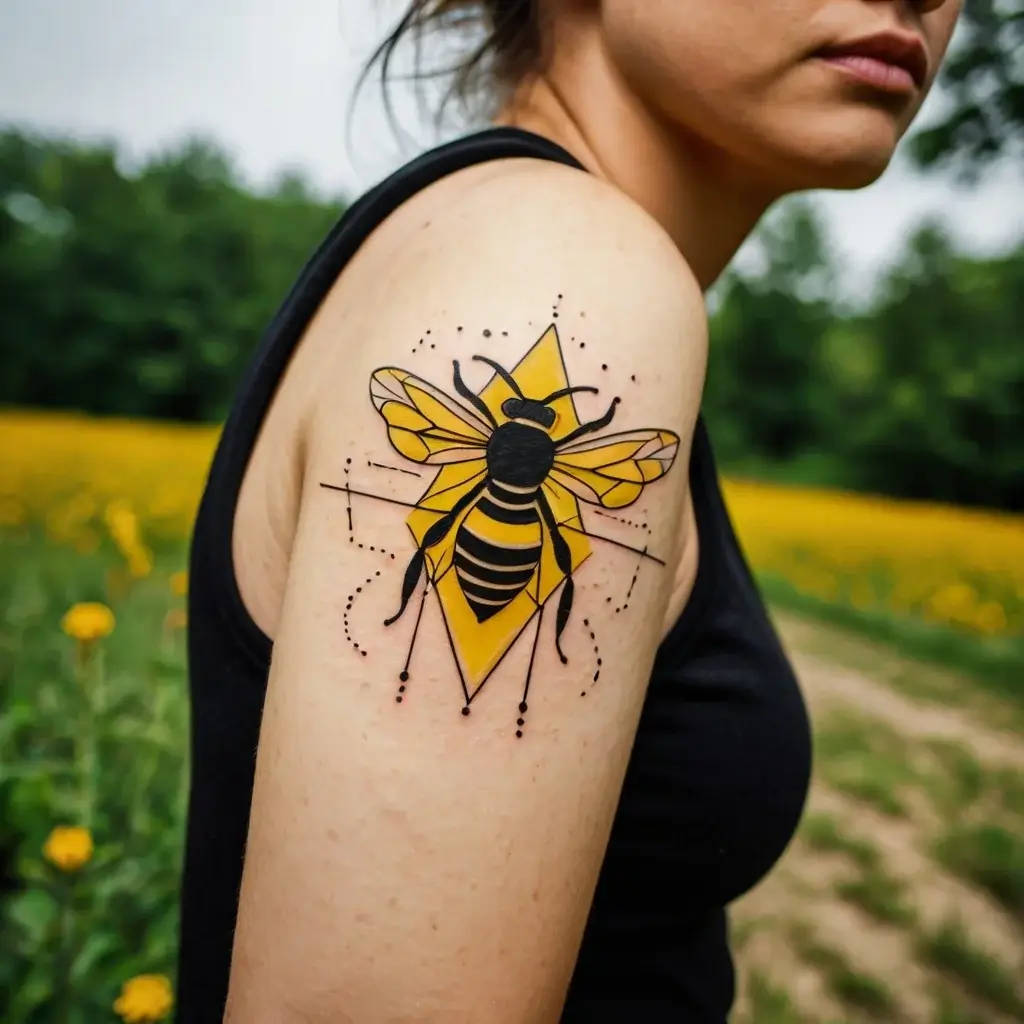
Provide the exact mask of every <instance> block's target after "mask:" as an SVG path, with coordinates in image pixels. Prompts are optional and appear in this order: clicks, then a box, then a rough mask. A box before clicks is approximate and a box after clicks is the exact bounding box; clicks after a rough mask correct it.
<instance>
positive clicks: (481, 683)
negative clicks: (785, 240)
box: [179, 0, 958, 1024]
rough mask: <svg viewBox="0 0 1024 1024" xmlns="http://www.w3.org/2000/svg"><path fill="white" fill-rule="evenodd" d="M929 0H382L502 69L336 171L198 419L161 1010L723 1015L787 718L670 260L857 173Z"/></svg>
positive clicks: (718, 245) (694, 270)
mask: <svg viewBox="0 0 1024 1024" xmlns="http://www.w3.org/2000/svg"><path fill="white" fill-rule="evenodd" d="M957 7H958V4H957V3H956V0H946V2H942V0H930V2H921V3H913V2H909V0H908V2H899V3H897V2H871V0H760V2H758V3H756V4H753V3H749V2H748V0H714V2H710V0H673V2H671V3H669V2H667V0H642V2H641V0H509V2H499V0H483V2H481V3H476V4H468V5H467V4H465V3H456V2H453V0H446V2H438V0H419V2H416V3H413V4H412V6H411V8H410V9H409V12H408V15H407V17H406V19H405V21H404V22H403V26H402V28H401V29H400V33H401V32H409V31H416V30H417V29H418V28H423V27H430V26H435V27H437V28H439V29H441V30H442V31H444V30H445V29H446V28H447V27H452V28H453V31H455V30H458V32H461V27H460V22H461V21H462V20H464V18H466V17H471V18H472V17H475V18H479V19H480V21H481V23H482V24H483V25H484V26H485V28H486V29H487V30H488V31H489V37H488V39H487V42H486V45H485V46H484V49H483V51H481V53H482V54H483V57H484V59H483V61H480V60H477V57H479V56H480V54H475V55H470V56H469V57H468V58H467V61H468V63H467V64H466V66H465V68H464V72H465V73H464V74H463V75H462V78H461V82H462V84H463V85H465V86H467V87H468V86H470V85H472V84H473V81H474V71H478V70H480V69H481V68H485V67H486V68H489V69H491V78H490V79H489V80H488V81H487V83H486V84H487V85H488V87H489V88H490V89H491V90H492V95H493V96H494V97H495V98H496V99H497V100H498V110H497V114H496V116H495V118H494V126H492V127H491V128H488V129H485V130H483V131H482V132H480V133H477V134H474V135H472V136H469V137H467V138H466V139H463V140H460V141H458V142H456V143H453V144H451V145H448V146H445V147H441V148H439V149H437V150H434V151H433V152H431V153H429V154H427V155H426V156H424V157H421V158H419V159H418V160H416V161H413V162H412V163H411V164H409V165H408V166H406V167H405V168H403V169H402V170H401V171H399V172H398V173H397V174H396V175H394V176H392V177H391V178H389V179H388V180H387V181H385V182H383V183H382V184H381V185H379V186H378V187H377V188H376V189H374V190H373V191H371V192H370V193H368V194H367V195H366V196H364V197H363V198H362V200H360V202H358V203H357V204H356V205H355V206H354V207H353V208H352V209H351V210H350V211H349V213H348V214H347V216H346V217H345V219H344V220H343V221H342V223H341V224H340V225H339V226H338V228H336V229H335V231H334V232H333V233H332V235H331V236H330V238H329V239H328V240H327V241H326V242H325V243H324V245H323V246H322V247H321V249H320V251H319V252H318V253H317V255H316V256H315V257H314V259H313V260H312V261H311V263H310V265H309V266H308V267H307V269H306V271H305V272H304V274H303V275H302V277H301V279H300V281H299V282H298V284H297V285H296V287H295V290H294V291H293V293H292V294H291V296H290V297H289V298H288V300H287V302H286V303H285V305H284V306H283V307H282V309H281V312H280V314H279V315H278V317H277V318H276V319H275V321H274V323H273V324H272V326H271V329H270V331H269V333H268V335H267V337H266V338H265V339H264V341H263V343H262V346H261V348H260V350H259V352H258V354H257V356H256V359H255V360H254V362H253V365H252V367H251V369H250V371H249V374H248V376H247V377H246V379H245V380H244V382H243V384H242V386H241V389H240V393H239V396H238V400H237V402H236V405H235V408H234V410H233V412H232V414H231V417H230V419H229V421H228V423H227V426H226V428H225V432H224V436H223V440H222V442H221V446H220V449H219V451H218V453H217V457H216V460H215V462H214V465H213V468H212V470H211V475H210V480H209V484H208V487H207V491H206V495H205V498H204V501H203V506H202V510H201V513H200V517H199V520H198V524H197V527H196V534H195V541H194V548H193V563H192V564H193V568H192V572H193V576H192V578H193V586H192V591H193V596H192V607H191V613H190V621H191V623H192V634H191V652H190V653H191V669H192V688H193V778H192V803H191V808H190V818H189V836H188V853H187V863H186V871H185V880H184V895H183V916H182V952H181V978H180V1008H179V1019H180V1020H182V1021H188V1022H194V1021H216V1020H220V1019H221V1015H222V1012H223V1009H224V1003H225V998H226V999H227V1010H226V1018H225V1019H227V1020H229V1021H232V1022H244V1024H262V1022H274V1024H287V1022H290V1021H309V1020H323V1021H353V1022H358V1024H364V1022H366V1024H382V1022H385V1021H417V1022H434V1021H437V1022H440V1021H444V1022H456V1021H458V1022H463V1021H464V1022H481V1024H505V1022H517V1024H518V1022H530V1024H534V1022H548V1021H557V1020H562V1021H587V1022H590V1021H605V1020H608V1021H622V1022H635V1021H640V1022H659V1021H666V1022H667V1021H673V1022H676V1021H685V1022H689V1024H703V1022H712V1021H713V1022H719V1024H720V1022H722V1021H724V1020H725V1019H726V1017H727V1015H728V1013H729V1010H730V1005H731V1002H732V999H733V990H734V979H733V970H732V966H731V961H730V956H729V950H728V938H727V925H726V911H725V908H726V906H727V904H728V903H729V902H730V901H732V900H733V899H735V898H736V897H737V896H739V895H740V894H741V893H743V892H744V891H746V890H747V889H749V888H750V887H751V886H752V885H753V884H755V883H756V882H757V881H758V880H759V879H760V878H761V877H763V875H764V874H765V873H766V872H767V871H768V870H769V868H770V867H771V866H772V864H773V863H774V862H775V861H776V860H777V858H778V857H779V855H780V854H781V853H782V851H783V849H784V847H785V846H786V844H787V842H788V841H789V839H790V837H791V836H792V834H793V830H794V828H795V827H796V824H797V821H798V818H799V816H800V813H801V810H802V807H803V802H804V798H805V794H806V789H807V782H808V776H809V770H810V764H809V762H810V753H809V748H810V743H809V731H808V727H807V721H806V716H805V713H804V708H803V704H802V702H801V699H800V696H799V693H798V691H797V688H796V683H795V680H794V678H793V675H792V672H791V671H790V669H789V667H788V665H787V663H786V660H785V658H784V655H783V653H782V650H781V648H780V646H779V644H778V642H777V640H776V638H775V636H774V634H773V632H772V629H771V626H770V624H769V621H768V618H767V616H766V614H765V611H764V608H763V606H762V604H761V601H760V599H759V597H758V594H757V591H756V588H755V586H754V584H753V582H752V580H751V578H750V575H749V572H748V569H747V567H746V565H745V563H744V562H743V559H742V557H741V556H740V553H739V549H738V547H737V545H736V541H735V537H734V535H733V533H732V529H731V527H730V525H729V521H728V518H727V516H726V512H725V510H724V507H723V505H722V502H721V498H720V495H719V491H718V486H717V483H716V479H715V472H714V466H713V462H712V455H711V449H710V446H709V441H708V438H707V436H706V433H705V431H704V428H703V424H702V421H701V420H700V417H699V415H698V412H699V406H700V396H701V388H702V384H703V375H704V365H705V354H706V353H705V350H706V323H705V311H704V306H703V302H702V293H703V292H704V291H705V290H706V289H707V288H708V287H709V286H710V285H711V284H712V282H713V281H714V280H715V279H716V277H718V275H719V274H720V273H721V271H722V269H723V268H724V267H725V266H726V264H727V263H728V262H729V260H730V258H731V257H732V256H733V254H734V253H735V252H736V249H737V247H738V246H739V245H740V243H741V242H742V241H743V239H744V238H745V237H746V236H747V234H748V233H749V232H750V231H751V229H752V228H753V227H754V225H755V224H756V223H757V221H758V219H759V217H760V216H761V215H762V214H763V213H764V211H765V210H766V209H767V208H768V206H769V205H770V204H771V203H772V202H773V201H774V200H776V199H778V198H779V197H780V196H782V195H784V194H787V193H790V192H794V191H798V190H801V189H808V188H855V187H859V186H862V185H866V184H868V183H869V182H871V181H873V180H874V179H875V178H876V177H877V176H878V175H879V174H880V173H881V172H882V171H883V169H884V168H885V166H886V165H887V163H888V162H889V160H890V158H891V156H892V153H893V150H894V148H895V146H896V143H897V140H898V139H899V138H900V136H901V135H902V134H903V133H904V132H905V130H906V128H907V126H908V125H909V123H910V121H911V120H912V118H913V116H914V114H915V113H916V111H917V110H918V108H919V107H920V105H921V102H922V100H923V98H924V96H925V94H926V92H927V90H928V88H929V86H930V84H931V82H932V81H933V78H934V75H935V72H936V69H937V66H938V64H939V61H940V59H941V57H942V55H943V53H944V51H945V49H946V46H947V43H948V41H949V38H950V35H951V33H952V31H953V27H954V23H955V20H956V17H957ZM392 42H394V40H392ZM749 386H750V387H756V386H757V382H756V381H750V382H749ZM271 645H273V653H274V659H273V666H272V668H271V665H270V655H271ZM268 675H269V681H268ZM257 741H258V752H257V754H256V757H255V784H254V764H253V762H254V758H253V753H254V751H256V748H257ZM250 805H251V820H250V814H249V812H250ZM243 850H244V854H245V865H244V878H243V872H242V864H243ZM239 885H241V889H240V897H239V896H238V892H239ZM236 900H237V902H236ZM236 909H237V928H236V927H235V924H236ZM229 974H230V993H229V994H228V989H229Z"/></svg>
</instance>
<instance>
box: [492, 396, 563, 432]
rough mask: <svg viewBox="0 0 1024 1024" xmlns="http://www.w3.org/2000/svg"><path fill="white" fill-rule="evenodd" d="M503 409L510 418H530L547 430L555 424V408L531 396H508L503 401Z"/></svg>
mask: <svg viewBox="0 0 1024 1024" xmlns="http://www.w3.org/2000/svg"><path fill="white" fill-rule="evenodd" d="M501 411H502V412H503V413H504V414H505V415H506V416H507V417H508V418H509V419H510V420H529V421H530V422H531V423H536V424H537V426H538V427H543V428H544V429H545V430H550V429H551V428H552V427H553V426H554V425H555V410H554V409H552V408H550V407H549V406H547V405H545V404H544V403H543V402H535V401H533V400H532V399H530V398H506V399H505V401H504V402H502V403H501Z"/></svg>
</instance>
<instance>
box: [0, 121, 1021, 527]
mask: <svg viewBox="0 0 1024 1024" xmlns="http://www.w3.org/2000/svg"><path fill="white" fill-rule="evenodd" d="M343 206H344V204H343V203H342V202H340V201H326V200H323V199H322V198H319V197H317V196H316V195H315V194H314V193H313V191H312V190H311V189H309V188H308V187H307V186H306V185H305V184H304V183H303V182H302V181H301V180H300V179H298V178H294V177H292V178H287V179H283V180H281V181H280V182H278V183H277V184H276V185H275V186H274V187H273V188H271V189H268V190H264V191H263V192H256V191H253V190H251V189H248V188H246V187H244V185H243V184H242V183H241V181H240V179H239V177H238V176H237V174H236V173H235V172H234V171H233V169H232V167H231V165H230V163H229V162H228V160H227V159H225V157H224V156H223V155H222V154H221V153H220V152H219V151H218V150H217V149H216V148H215V147H214V146H212V145H210V144H208V143H202V142H196V141H193V142H189V143H188V144H186V145H184V146H182V147H181V148H179V149H178V150H176V151H174V152H169V153H165V154H163V155H162V156H160V157H158V158H155V159H153V160H151V161H149V162H147V163H145V164H144V165H142V166H140V167H138V168H135V169H133V170H128V169H126V168H125V166H124V164H123V161H122V160H121V159H120V156H119V153H118V151H117V149H116V148H115V147H114V146H113V145H85V144H81V143H73V142H69V141H66V140H58V139H48V138H42V137H37V136H32V135H29V134H26V133H24V132H21V131H16V130H8V131H6V132H3V133H0V346H2V352H0V402H4V403H9V404H17V405H31V406H44V407H60V408H74V409H81V410H85V411H89V412H93V413H98V414H118V415H130V416H152V417H160V418H169V419H178V420H193V421H194V420H206V421H215V420H219V419H220V418H222V417H223V416H224V414H225V412H226V410H227V408H228V406H229V403H230V400H231V395H232V390H233V387H234V385H235V382H236V381H237V379H238V377H239V374H240V372H241V370H242V368H243V366H244V365H245V363H246V360H247V359H248V357H249V355H250V353H251V352H252V350H253V348H254V346H255V344H256V342H257V340H258V338H259V336H260V334H261V332H262V331H263V329H264V328H265V326H266V324H267V323H268V322H269V320H270V318H271V316H272V315H273V313H274V311H275V310H276V308H277V306H278V305H279V303H280V302H281V300H282V298H283V297H284V295H285V293H286V292H287V290H288V288H289V287H290V285H291V283H292V282H293V280H294V279H295V277H296V275H297V273H298V271H299V270H300V268H301V266H302V265H303V263H304V262H305V260H306V259H307V258H308V257H309V255H310V254H311V253H312V251H313V250H314V249H315V247H316V246H317V244H318V243H319V242H320V241H321V239H322V238H323V236H324V235H325V234H326V233H327V231H328V230H329V229H330V227H331V225H332V224H333V223H334V222H335V221H336V219H337V218H338V216H339V215H340V214H341V212H342V210H343ZM760 242H761V248H762V250H763V254H764V268H763V269H762V270H760V271H758V272H757V273H756V274H753V273H749V272H748V273H741V272H738V271H731V272H730V273H729V274H728V275H727V276H726V277H725V279H724V280H723V281H721V282H720V284H719V286H718V287H717V289H716V293H715V296H714V304H713V305H714V310H713V313H712V317H711V335H712V345H711V356H710V365H709V370H708V382H707V390H706V395H705V405H704V413H705V417H706V419H707V421H708V424H709V428H710V430H711V432H712V434H713V436H714V438H715V443H716V448H717V451H718V454H719V458H720V461H721V462H722V463H723V465H724V466H726V467H727V468H731V469H734V470H738V471H744V470H745V471H747V472H750V473H760V474H771V475H773V476H776V477H782V478H786V477H789V478H796V479H800V480H803V481H806V482H818V483H826V484H832V485H838V486H844V487H851V488H857V489H867V490H872V491H876V492H882V493H888V494H892V495H897V496H911V497H919V498H931V499H936V500H947V501H954V502H958V503H962V504H980V505H987V506H992V507H1001V508H1007V509H1015V510H1022V509H1024V444H1022V443H1021V440H1020V439H1021V438H1022V437H1024V345H1022V344H1021V333H1022V327H1024V244H1022V245H1021V246H1020V247H1018V248H1017V249H1016V250H1015V251H1014V252H1011V253H1009V254H1007V255H1003V256H999V257H993V258H974V257H970V256H967V255H964V254H961V253H958V252H957V251H956V249H955V247H954V246H953V245H952V243H951V242H950V240H949V239H948V238H947V237H946V236H945V235H944V234H943V232H942V231H941V229H940V228H938V227H936V226H934V225H930V226H924V227H922V228H921V230H920V231H918V233H917V234H916V235H915V236H914V237H913V238H911V239H910V240H909V242H908V243H907V245H906V248H905V251H904V252H903V253H902V254H899V258H898V259H897V260H896V262H895V263H894V264H893V266H892V268H891V269H890V270H889V271H888V272H887V274H886V275H885V277H884V280H883V281H882V285H881V288H880V289H879V291H878V294H877V296H876V297H875V298H874V299H873V300H872V301H871V302H870V304H869V305H866V306H865V307H864V308H860V309H855V310H849V309H846V308H844V307H843V306H842V305H841V304H840V303H838V302H837V300H836V299H835V297H834V287H833V285H834V279H835V275H836V274H837V272H838V271H837V269H836V267H835V266H834V265H833V262H832V258H831V255H830V252H829V245H828V239H827V237H826V233H825V230H824V228H823V226H822V224H821V222H820V220H819V219H818V218H817V216H816V215H815V212H814V208H813V206H810V205H808V204H806V203H797V204H794V205H792V206H791V207H790V208H789V209H788V212H787V213H786V214H785V215H784V216H781V217H778V218H774V219H772V220H770V221H769V223H768V225H767V226H766V227H765V228H764V229H762V230H761V232H760Z"/></svg>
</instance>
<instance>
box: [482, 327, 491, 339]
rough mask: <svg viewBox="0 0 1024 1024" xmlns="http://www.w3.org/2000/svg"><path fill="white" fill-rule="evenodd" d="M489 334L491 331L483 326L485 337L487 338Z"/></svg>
mask: <svg viewBox="0 0 1024 1024" xmlns="http://www.w3.org/2000/svg"><path fill="white" fill-rule="evenodd" d="M490 336H491V332H490V331H489V330H487V328H486V327H485V328H484V337H485V338H489V337H490Z"/></svg>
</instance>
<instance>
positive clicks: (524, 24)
mask: <svg viewBox="0 0 1024 1024" xmlns="http://www.w3.org/2000/svg"><path fill="white" fill-rule="evenodd" d="M435 32H438V33H443V34H445V35H448V34H454V35H457V36H459V37H462V36H465V37H467V38H471V39H472V40H473V43H472V45H471V48H470V49H468V51H467V52H466V53H465V54H463V55H462V56H461V57H460V58H458V59H457V60H456V62H455V63H454V64H449V65H447V66H444V65H442V66H441V67H436V68H427V67H424V64H423V40H424V39H425V38H426V37H427V36H429V35H431V34H433V33H435ZM406 40H409V41H411V42H412V44H413V46H414V63H413V73H412V76H411V77H412V79H413V80H414V81H417V82H424V81H426V80H428V79H437V78H442V77H450V78H451V83H450V85H449V87H448V89H447V91H446V92H445V93H444V95H443V98H442V100H441V104H440V107H439V108H438V110H437V116H438V118H439V119H440V117H441V116H442V115H443V112H444V110H445V108H446V107H447V106H448V104H449V103H450V101H452V100H453V99H454V100H458V101H459V102H460V103H461V104H462V105H463V107H464V108H466V109H468V110H469V111H470V112H472V113H480V112H482V109H485V108H488V107H492V106H493V105H494V104H495V103H497V102H500V101H501V99H502V98H503V97H504V96H506V95H507V94H508V93H509V92H511V91H512V90H513V89H515V87H516V86H518V85H519V84H520V83H521V82H522V81H523V80H524V79H525V78H527V77H528V76H529V75H531V74H533V73H534V72H536V71H537V70H539V69H540V67H541V63H542V61H543V57H544V47H543V42H542V33H541V22H540V15H539V11H538V0H411V2H410V3H409V6H408V8H407V9H406V11H405V14H404V15H403V16H402V18H401V20H400V21H399V22H398V24H397V25H396V26H395V28H394V30H393V31H392V32H390V33H389V34H388V36H387V37H386V38H385V39H384V41H383V42H382V43H381V44H380V46H378V47H377V49H376V50H375V51H374V52H373V54H372V55H371V57H370V59H369V60H368V61H367V63H366V66H365V67H364V68H363V73H362V75H361V76H360V83H361V84H362V83H363V82H365V80H366V78H367V76H368V75H369V73H370V72H371V71H372V69H373V67H374V66H375V65H379V67H380V80H381V85H382V87H383V90H384V100H385V104H386V105H387V107H388V112H389V114H390V113H391V109H392V108H391V103H390V99H389V87H390V85H391V82H392V78H393V76H392V73H391V64H392V61H393V60H394V57H395V53H396V51H397V50H398V48H399V46H400V45H401V44H403V43H404V42H405V41H406Z"/></svg>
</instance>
